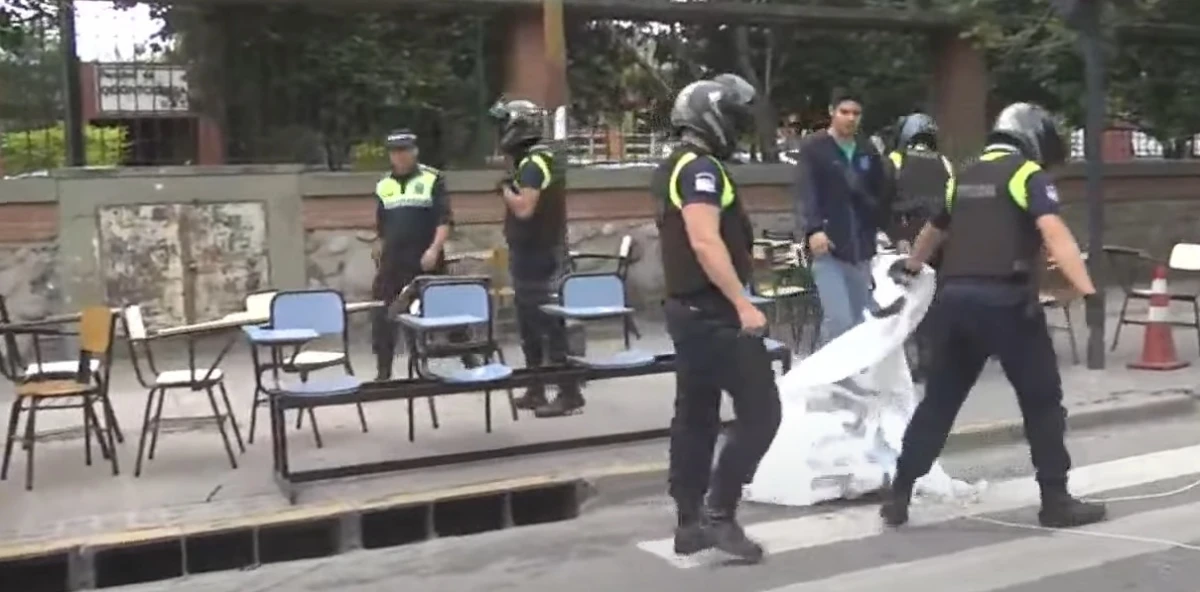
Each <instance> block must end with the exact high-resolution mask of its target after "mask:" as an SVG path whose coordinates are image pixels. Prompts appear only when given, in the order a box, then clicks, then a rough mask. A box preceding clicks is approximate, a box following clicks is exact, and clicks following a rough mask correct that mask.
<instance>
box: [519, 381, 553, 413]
mask: <svg viewBox="0 0 1200 592" xmlns="http://www.w3.org/2000/svg"><path fill="white" fill-rule="evenodd" d="M514 404H515V405H516V406H517V409H524V410H526V411H529V410H533V409H537V408H538V407H541V406H543V405H545V404H546V387H543V386H531V387H529V388H527V389H525V394H524V395H521V396H520V397H517V400H516V401H515V402H514Z"/></svg>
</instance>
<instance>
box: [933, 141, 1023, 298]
mask: <svg viewBox="0 0 1200 592" xmlns="http://www.w3.org/2000/svg"><path fill="white" fill-rule="evenodd" d="M1039 170H1041V167H1040V166H1038V165H1037V163H1035V162H1033V161H1030V160H1026V159H1025V158H1024V157H1022V156H1020V155H1018V154H1014V153H1009V152H991V153H987V154H984V155H983V157H982V158H980V159H979V161H978V162H975V163H973V164H971V165H970V166H968V167H967V168H965V169H964V170H963V171H962V172H961V173H960V174H959V175H958V176H957V180H956V189H955V191H954V193H953V196H952V197H951V198H950V202H949V203H948V204H947V205H948V206H949V208H950V211H951V219H950V228H949V233H950V237H949V239H948V240H947V242H946V244H945V247H944V250H943V252H942V267H941V275H942V277H944V278H947V279H950V278H990V279H998V280H1007V281H1014V282H1028V281H1033V280H1034V277H1033V276H1034V274H1035V272H1036V271H1037V270H1038V269H1039V267H1038V263H1039V259H1040V253H1041V246H1042V237H1041V234H1040V233H1039V232H1038V229H1037V226H1036V225H1035V224H1034V221H1033V219H1032V218H1031V217H1030V216H1029V212H1028V198H1029V194H1028V190H1027V188H1026V183H1027V182H1028V181H1029V177H1030V176H1032V175H1033V174H1034V173H1036V172H1038V171H1039Z"/></svg>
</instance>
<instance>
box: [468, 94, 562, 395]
mask: <svg viewBox="0 0 1200 592" xmlns="http://www.w3.org/2000/svg"><path fill="white" fill-rule="evenodd" d="M490 114H491V116H492V117H493V118H494V119H495V120H496V122H497V125H498V127H499V132H500V150H501V151H502V152H503V153H504V155H505V156H506V157H507V158H508V160H509V165H510V167H511V169H510V176H509V177H508V178H506V179H505V180H504V181H503V182H502V183H501V184H500V187H499V190H500V194H501V196H502V197H503V199H504V204H505V213H504V238H505V240H506V241H507V242H508V251H509V258H508V261H509V275H511V276H512V280H513V291H514V292H515V293H514V300H515V304H516V308H517V326H518V331H519V333H520V336H521V350H522V352H523V353H524V354H525V366H526V367H527V368H538V367H542V366H545V365H546V364H547V363H552V364H555V365H565V364H566V362H567V357H566V356H567V331H566V325H565V323H564V321H563V320H562V319H560V318H556V317H552V316H550V315H547V314H546V313H544V312H542V309H541V306H542V305H544V304H550V303H551V302H553V300H554V290H555V284H556V283H557V281H558V279H559V278H560V277H561V276H562V274H563V273H564V271H565V269H566V265H565V264H566V257H567V247H566V243H567V203H566V193H567V192H566V188H567V183H566V174H565V171H564V170H563V167H562V166H561V165H562V164H563V163H560V162H559V159H558V158H556V157H555V155H554V152H553V151H552V150H551V149H550V148H549V147H548V146H546V145H544V144H542V143H541V141H542V127H543V125H544V124H545V113H544V110H543V109H541V108H540V107H538V106H537V105H535V104H534V103H532V102H530V101H526V100H513V101H504V100H501V101H499V102H497V103H496V105H494V106H493V107H492V109H491V112H490ZM516 405H517V407H519V408H522V409H533V410H534V415H536V416H537V417H556V416H562V415H569V414H572V413H575V412H577V411H579V410H580V409H582V408H583V405H584V399H583V393H582V392H581V391H580V388H579V384H578V383H577V382H571V381H569V382H563V383H560V384H559V385H558V396H557V397H555V399H554V400H553V401H547V399H546V392H545V388H544V387H542V386H540V385H539V386H535V387H530V388H529V389H528V390H526V392H525V394H524V395H523V396H522V397H519V398H518V399H517V401H516Z"/></svg>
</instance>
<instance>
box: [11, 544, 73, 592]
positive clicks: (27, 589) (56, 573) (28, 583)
mask: <svg viewBox="0 0 1200 592" xmlns="http://www.w3.org/2000/svg"><path fill="white" fill-rule="evenodd" d="M69 570H70V560H69V559H68V557H67V554H66V553H62V554H59V555H49V556H44V557H27V558H22V559H12V560H8V561H0V582H20V583H21V586H20V592H67V591H68V590H69V588H68V587H67V578H68V573H69Z"/></svg>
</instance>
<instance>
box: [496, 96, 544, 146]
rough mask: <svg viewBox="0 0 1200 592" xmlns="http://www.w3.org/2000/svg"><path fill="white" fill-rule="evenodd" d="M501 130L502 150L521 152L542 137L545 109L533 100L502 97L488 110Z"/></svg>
mask: <svg viewBox="0 0 1200 592" xmlns="http://www.w3.org/2000/svg"><path fill="white" fill-rule="evenodd" d="M488 115H489V116H491V118H492V119H493V120H494V121H495V122H496V125H497V127H498V128H499V130H500V150H501V151H503V152H504V153H505V154H510V155H514V154H520V153H521V152H523V151H525V150H528V149H529V147H530V146H533V145H534V144H537V143H538V142H540V141H541V139H542V129H543V126H544V125H545V115H546V114H545V110H543V109H542V108H541V107H538V106H537V105H536V104H534V103H533V102H532V101H526V100H523V99H518V100H513V101H506V100H504V99H500V100H498V101H496V104H495V105H493V106H492V108H491V109H490V110H488Z"/></svg>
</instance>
